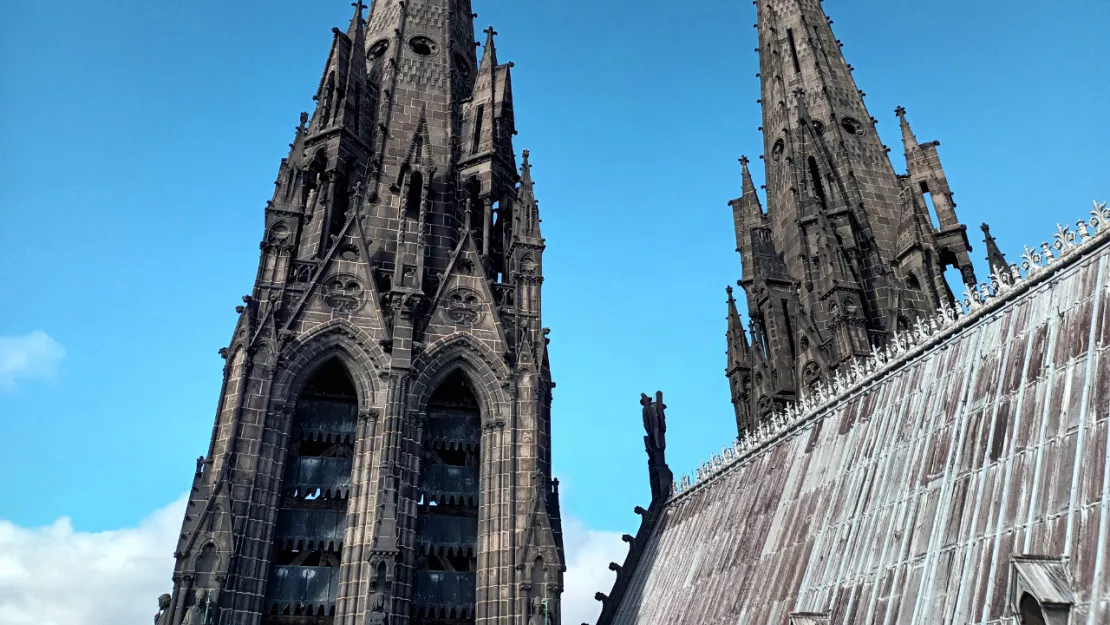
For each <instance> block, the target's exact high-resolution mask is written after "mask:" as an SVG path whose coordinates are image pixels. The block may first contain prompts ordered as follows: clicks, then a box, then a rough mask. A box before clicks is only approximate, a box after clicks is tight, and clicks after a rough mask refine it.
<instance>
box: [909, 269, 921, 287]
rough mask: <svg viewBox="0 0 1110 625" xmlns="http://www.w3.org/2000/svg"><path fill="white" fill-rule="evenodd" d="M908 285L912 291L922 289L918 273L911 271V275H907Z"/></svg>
mask: <svg viewBox="0 0 1110 625" xmlns="http://www.w3.org/2000/svg"><path fill="white" fill-rule="evenodd" d="M906 286H908V287H910V290H912V291H920V290H921V281H920V280H918V279H917V275H916V274H914V273H910V275H909V276H907V277H906Z"/></svg>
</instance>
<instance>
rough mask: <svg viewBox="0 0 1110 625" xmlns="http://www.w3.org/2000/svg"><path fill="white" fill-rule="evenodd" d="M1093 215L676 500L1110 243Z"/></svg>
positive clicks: (875, 358) (709, 466)
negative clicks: (1066, 263)
mask: <svg viewBox="0 0 1110 625" xmlns="http://www.w3.org/2000/svg"><path fill="white" fill-rule="evenodd" d="M1090 215H1091V216H1090V218H1088V219H1080V220H1079V221H1078V222H1076V224H1075V226H1074V227H1073V226H1064V225H1057V226H1056V232H1055V233H1054V234H1053V235H1052V239H1051V241H1050V242H1042V243H1041V244H1040V246H1037V247H1033V248H1030V247H1028V246H1026V248H1025V252H1024V253H1023V254H1022V255H1021V262H1020V263H1014V264H1011V265H1010V268H1009V271H1008V272H1002V273H1001V274H1000V273H997V272H996V273H992V274H991V275H990V281H989V282H983V283H980V285H979V288H978V289H974V290H972V289H970V288H968V287H965V288H964V292H963V295H962V296H961V297H960V298H959V299H958V301H957V305H956V306H955V307H954V308H953V307H948V306H945V307H942V308H940V309H939V310H937V314H936V315H935V316H934V317H932V318H931V319H927V320H926V319H922V318H920V317H919V318H918V319H917V321H916V322H915V324H914V326H913V327H912V328H910V329H909V330H907V331H904V332H900V333H899V332H894V333H892V336H891V339H890V341H889V342H888V343H887V345H886V346H885V347H882V348H872V350H871V354H870V355H869V356H867V357H864V358H860V359H858V360H856V361H854V362H853V363H852V365H851V367H850V368H849V369H848V370H847V371H843V372H837V374H836V376H835V377H834V378H833V379H832V380H829V381H828V382H824V383H820V384H818V385H817V386H816V388H814V389H813V390H812V391H810V392H809V394H807V395H804V396H803V397H802V399H801V400H799V401H798V402H796V403H794V404H791V405H789V406H787V407H786V409H784V410H780V411H777V412H775V413H774V414H772V415H771V416H770V417H768V418H767V419H766V420H764V421H763V422H762V423H760V425H759V427H758V428H757V429H756V430H755V431H750V430H746V431H744V432H743V433H742V434H741V435H740V436H738V437H737V438H736V439H735V440H734V441H733V442H732V445H731V446H726V447H722V448H721V452H720V453H718V454H712V455H711V456H710V458H709V460H707V461H706V462H703V463H702V464H701V466H699V467H698V468H697V469H695V470H694V472H693V474H692V475H691V474H686V473H684V474H683V475H682V477H681V478H680V479H679V480H678V481H676V482H674V483H673V484H672V486H671V488H672V494H671V500H672V501H673V500H675V498H678V497H681V496H684V495H687V494H689V493H691V492H693V491H694V490H696V489H697V488H698V487H699V486H701V485H703V484H707V483H709V482H710V481H712V480H713V479H714V478H715V477H717V476H718V475H720V474H722V473H723V472H724V471H726V470H727V469H728V468H729V467H731V466H732V465H734V464H737V463H739V462H741V461H742V460H744V459H745V458H747V457H749V456H751V455H752V454H754V453H756V452H757V451H759V450H761V449H763V448H765V447H766V446H767V445H768V444H769V443H771V442H772V441H774V440H776V439H778V438H780V437H782V436H783V435H785V434H786V433H788V432H790V431H792V430H795V429H796V428H798V427H799V426H800V425H802V424H804V423H806V422H807V421H809V420H811V419H813V418H815V417H817V416H818V415H819V414H821V413H822V412H823V411H824V410H825V409H826V408H828V407H830V406H832V405H833V404H835V403H837V402H839V401H841V400H842V399H844V398H845V397H847V396H848V395H850V394H852V393H854V392H856V391H858V390H859V389H861V388H862V387H863V386H865V385H866V384H869V383H871V382H872V381H874V380H875V379H877V378H880V377H882V376H883V375H885V374H887V373H888V372H890V371H891V370H892V369H894V368H896V367H899V366H901V365H902V364H903V363H905V362H906V361H907V360H909V359H911V358H913V357H915V356H917V355H918V354H920V353H922V352H924V351H925V350H926V349H928V348H930V347H932V346H933V345H936V344H937V343H938V342H940V341H941V340H942V339H946V338H948V337H950V336H952V335H953V334H955V333H957V332H959V331H960V330H961V329H962V328H964V327H966V326H967V325H969V324H971V323H972V322H974V320H976V319H979V318H981V317H982V316H984V315H986V314H988V313H990V312H991V311H994V310H997V309H998V307H999V306H1001V305H1002V303H1003V302H1006V301H1008V300H1010V299H1013V297H1015V296H1017V295H1018V294H1019V293H1023V292H1025V291H1026V290H1028V289H1029V288H1031V287H1032V286H1033V285H1035V284H1037V283H1039V282H1041V281H1042V278H1043V277H1045V276H1047V275H1049V274H1051V273H1054V272H1053V271H1051V270H1052V269H1054V268H1055V267H1058V266H1062V265H1063V264H1064V263H1061V261H1062V260H1063V259H1065V258H1071V257H1074V256H1076V255H1077V254H1082V253H1083V252H1085V251H1086V250H1089V249H1092V248H1094V247H1096V246H1097V245H1099V244H1100V243H1104V242H1106V241H1108V240H1110V208H1107V203H1106V202H1102V203H1099V202H1094V208H1093V209H1092V210H1091V212H1090Z"/></svg>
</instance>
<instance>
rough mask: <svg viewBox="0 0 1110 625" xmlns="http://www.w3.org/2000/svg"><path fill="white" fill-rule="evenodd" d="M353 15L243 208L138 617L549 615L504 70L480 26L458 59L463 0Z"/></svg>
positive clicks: (554, 607)
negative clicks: (187, 468)
mask: <svg viewBox="0 0 1110 625" xmlns="http://www.w3.org/2000/svg"><path fill="white" fill-rule="evenodd" d="M365 10H366V7H365V6H364V5H363V3H362V2H361V1H359V2H358V3H357V6H356V9H355V11H356V12H355V16H354V17H353V18H352V20H351V23H350V26H349V27H348V29H347V30H346V31H342V30H339V29H335V30H334V40H333V44H332V48H331V51H330V53H329V55H328V57H327V62H326V65H325V70H324V72H323V75H322V77H321V80H320V83H319V86H318V88H317V92H316V96H315V98H314V99H315V101H316V110H315V112H314V113H313V114H312V115H309V114H307V113H305V114H302V115H301V122H300V125H299V126H298V128H297V130H296V136H295V138H294V140H293V143H292V146H291V148H292V149H291V151H290V153H289V156H288V158H286V159H283V160H282V162H281V166H280V168H279V172H278V179H277V181H276V190H275V193H274V196H273V199H272V200H271V201H270V202H268V203H267V206H266V210H265V229H264V236H263V239H262V243H261V259H260V262H259V268H258V275H257V278H256V282H255V287H254V290H253V291H252V293H251V294H250V295H248V296H245V297H244V298H243V305H242V306H239V307H238V308H237V310H238V312H239V313H240V318H239V322H238V324H237V325H236V327H235V331H234V334H233V336H232V339H231V341H230V343H229V345H228V347H227V348H225V349H222V350H220V351H221V354H222V355H223V357H224V358H226V360H227V365H226V367H225V369H224V386H223V391H222V395H221V398H220V403H219V407H218V410H217V414H216V422H215V426H214V429H213V435H212V443H211V446H210V449H209V451H208V453H207V455H206V456H204V457H202V458H200V459H199V460H198V464H197V471H196V475H195V478H194V481H193V487H192V493H191V497H190V500H189V504H188V508H187V511H186V517H185V519H184V523H183V526H182V532H181V539H180V542H179V545H178V548H177V552H176V554H175V555H176V558H177V563H176V566H175V570H174V575H173V581H174V588H173V592H172V594H171V595H169V596H168V598H166V597H163V598H162V599H161V600H160V602H159V604H160V607H161V608H162V612H160V613H159V616H158V617H157V619H158V623H160V624H161V625H180V624H181V623H185V624H188V625H194V624H200V623H205V624H211V625H281V624H297V625H301V624H312V625H332V624H335V625H339V624H347V625H378V624H386V623H388V624H390V625H394V624H396V625H404V624H413V625H415V624H433V623H435V624H444V625H457V624H464V623H486V624H491V625H492V624H503V625H508V624H510V623H512V624H516V623H528V622H532V620H534V619H536V618H540V619H542V618H544V616H546V618H547V620H548V622H550V623H558V622H559V613H560V610H559V597H560V594H561V592H562V587H563V586H562V576H563V572H564V570H565V566H564V564H563V562H564V557H563V550H562V535H561V527H560V519H559V496H558V482H557V480H554V479H552V475H551V420H550V419H551V414H550V407H551V389H552V388H553V387H554V383H553V382H552V381H551V374H550V367H549V364H548V354H547V344H548V339H547V338H546V337H547V334H548V330H547V329H546V328H544V327H543V325H542V321H541V316H540V292H541V287H542V284H543V251H544V240H543V238H542V237H541V235H540V228H539V224H540V219H539V213H538V206H537V202H536V200H535V197H534V195H533V183H532V178H531V173H530V165H529V163H528V152H527V151H525V152H524V153H523V157H524V158H523V161H522V162H521V163H520V166H519V170H518V165H517V161H516V156H515V152H514V149H513V145H512V137H513V135H514V134H515V129H514V121H513V101H512V88H511V79H510V67H511V64H501V63H498V61H497V54H496V51H495V46H494V35H495V34H496V33H494V32H493V30H492V29H490V30H488V31H487V33H486V41H485V47H484V51H483V53H482V56H481V60H480V62H479V59H478V58H477V55H476V47H477V46H476V42H475V38H474V24H473V17H474V14H473V13H472V7H471V3H470V1H469V0H378V2H376V3H375V4H374V6H373V7H372V9H371V10H370V11H369V14H368V15H364V13H365ZM518 172H519V173H518ZM530 619H531V620H530Z"/></svg>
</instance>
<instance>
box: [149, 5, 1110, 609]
mask: <svg viewBox="0 0 1110 625" xmlns="http://www.w3.org/2000/svg"><path fill="white" fill-rule="evenodd" d="M755 5H756V9H755V12H756V14H757V31H758V45H759V47H758V53H759V57H760V74H759V78H760V83H761V97H760V102H761V104H762V109H763V126H762V132H763V136H764V146H763V156H761V157H760V158H761V159H762V160H763V161H764V162H763V166H764V167H765V170H766V185H765V190H766V191H765V194H764V197H765V200H764V201H761V200H760V194H759V192H758V191H757V190H756V186H755V184H754V182H753V180H752V176H751V171H750V165H751V162H750V161H749V160H748V159H747V158H742V159H741V165H742V169H741V171H742V185H741V186H742V194H741V197H740V198H739V199H736V200H733V201H731V202H729V205H730V206H731V210H732V215H733V219H734V223H735V229H736V246H737V251H738V252H739V254H740V259H741V268H742V271H741V275H740V279H739V282H738V285H739V286H740V287H741V288H742V289H743V296H744V297H746V299H747V310H748V314H749V323H748V324H747V326H746V327H745V324H744V323H743V321H742V319H741V316H740V313H739V308H738V306H737V301H736V295H735V294H734V291H733V289H732V288H731V287H729V288H728V289H727V294H728V299H727V305H728V308H727V332H726V340H727V366H726V370H725V373H726V377H727V380H728V385H729V388H730V390H731V398H732V403H733V405H734V409H735V418H736V427H737V430H736V432H737V437H736V438H735V440H734V441H732V442H731V443H730V444H729V445H726V446H725V447H723V448H722V449H721V451H720V453H719V454H717V453H714V454H712V455H711V457H710V458H709V459H708V460H707V461H706V462H705V463H703V464H702V465H701V466H700V467H699V468H698V469H697V471H696V472H695V474H694V475H692V476H691V475H681V476H676V475H675V474H674V473H673V472H672V471H671V469H670V466H669V465H668V462H667V459H666V431H667V420H666V417H667V414H666V411H667V406H666V405H665V404H664V401H663V393H661V392H657V393H655V394H654V396H648V395H646V394H645V395H642V396H641V398H640V409H641V412H642V415H643V423H644V433H645V436H644V438H643V441H644V448H645V451H646V452H647V455H648V470H649V471H648V472H649V483H650V490H651V501H650V502H646V503H648V504H649V505H648V507H647V508H644V507H636V509H635V513H636V514H637V515H638V517H639V528H638V530H636V532H635V534H626V535H625V536H624V537H623V538H624V541H625V542H626V543H627V544H628V554H627V557H626V558H625V560H624V561H623V562H621V563H617V562H614V563H611V564H610V567H609V568H610V570H612V571H614V572H615V573H616V576H615V582H614V585H613V587H612V588H611V589H608V590H607V592H598V593H597V594H596V596H595V598H596V600H597V601H598V602H599V603H600V606H599V607H600V617H599V619H598V621H597V625H688V624H689V625H725V624H727V625H734V624H760V625H762V624H774V625H779V624H784V625H786V624H789V625H819V624H836V625H855V624H868V625H870V624H882V625H902V624H905V625H918V624H925V623H977V624H981V625H1001V624H1003V623H1005V624H1011V623H1012V624H1015V625H1017V624H1022V625H1045V624H1047V625H1064V624H1068V623H1070V624H1083V625H1098V624H1100V623H1106V622H1110V558H1107V557H1106V554H1107V553H1110V547H1108V545H1110V470H1107V468H1106V467H1107V465H1108V464H1110V459H1108V458H1107V449H1108V448H1110V443H1108V436H1110V434H1108V431H1110V418H1108V415H1110V365H1108V361H1110V312H1108V309H1110V209H1107V207H1106V205H1105V204H1097V203H1096V204H1095V206H1094V209H1093V210H1091V211H1090V212H1089V214H1087V215H1082V214H1080V215H1077V217H1080V219H1079V220H1078V221H1076V222H1073V224H1074V225H1061V226H1060V228H1059V231H1058V232H1057V233H1055V234H1054V235H1053V236H1052V238H1050V239H1049V240H1048V241H1046V242H1043V243H1042V244H1040V245H1034V246H1033V247H1032V248H1030V247H1027V248H1026V251H1025V254H1024V255H1023V256H1022V258H1020V259H1015V260H1016V261H1017V262H1013V263H1011V262H1010V261H1008V260H1007V258H1006V257H1005V256H1003V255H1002V253H1001V252H1000V251H999V248H998V246H997V245H996V243H995V241H994V239H993V238H992V237H991V235H990V231H989V228H988V227H987V225H986V224H983V226H982V231H983V234H984V237H985V238H984V248H983V250H982V252H981V253H983V254H984V255H985V256H986V259H987V267H988V269H989V276H987V277H985V278H983V279H980V277H977V276H976V273H975V271H974V270H973V268H972V261H971V258H972V256H971V254H972V251H973V249H972V245H971V242H970V239H969V235H968V228H967V227H966V226H965V225H964V224H962V223H961V222H960V221H959V218H958V216H957V213H956V203H955V202H954V201H953V194H952V191H951V189H950V188H949V185H948V182H947V179H946V177H945V173H944V169H943V168H942V167H941V163H940V160H939V153H938V149H937V148H938V146H939V144H938V143H937V142H935V141H933V142H922V141H919V140H918V138H917V137H916V135H915V134H914V132H913V131H912V129H911V127H910V124H909V121H908V118H907V114H906V111H905V110H904V109H902V108H898V109H897V111H896V115H897V117H898V120H899V122H900V125H901V132H902V144H903V145H902V147H903V149H904V153H905V160H906V173H904V174H903V173H898V171H896V169H895V166H894V164H893V163H892V161H891V158H890V155H889V152H890V150H889V149H888V148H887V147H886V146H884V145H883V143H882V142H881V140H880V138H879V136H878V134H877V133H876V132H875V124H876V123H877V121H876V118H874V117H873V116H872V115H871V113H870V112H869V110H868V109H867V107H866V105H865V103H864V94H863V92H862V91H860V90H859V88H858V86H857V85H856V83H855V81H854V79H853V77H852V66H851V65H849V64H848V63H847V61H846V60H845V58H844V56H843V54H842V53H841V50H840V42H839V41H838V40H837V39H836V37H835V35H834V34H833V30H832V20H831V19H829V18H828V16H827V15H826V14H825V12H824V9H823V7H822V5H821V3H820V1H819V0H758V1H757V2H756V3H755ZM354 7H355V9H354V15H353V16H352V18H351V21H350V24H349V26H348V27H347V29H346V30H341V29H338V28H337V29H334V31H333V40H332V46H331V50H330V52H329V53H328V56H327V60H326V62H325V64H324V70H323V72H322V74H321V78H320V81H319V84H318V85H317V87H316V92H315V93H316V94H315V97H314V101H315V110H314V111H313V112H312V113H311V114H310V113H302V114H301V116H300V124H299V125H298V127H297V129H296V134H295V136H294V138H293V142H292V143H291V146H290V147H291V149H290V152H289V154H288V156H287V157H286V158H284V159H283V160H282V161H281V163H280V165H279V168H278V175H277V181H276V183H275V190H274V195H273V198H272V199H271V200H270V201H269V202H268V203H267V205H266V209H265V214H264V229H263V236H262V240H261V243H260V248H261V254H260V260H259V265H258V273H257V276H256V278H255V282H254V287H253V290H252V291H251V293H250V294H248V295H245V296H244V297H243V302H242V305H241V306H239V307H237V312H238V313H239V319H238V322H237V324H236V326H235V328H234V332H233V334H232V335H231V338H230V341H229V342H228V344H227V346H226V347H225V348H223V349H221V350H220V354H221V356H222V357H223V358H224V359H225V360H226V365H225V367H224V372H223V373H224V378H223V387H222V391H221V395H220V398H219V405H218V408H217V411H216V416H215V423H214V426H213V430H212V438H211V444H210V446H209V449H208V451H207V453H206V454H205V455H204V456H202V457H200V458H199V459H198V461H197V466H196V472H195V475H194V476H193V482H192V488H191V491H190V498H189V502H188V506H187V509H186V513H185V518H184V520H183V524H182V529H181V533H180V538H179V542H178V546H177V549H176V552H175V554H174V555H175V558H176V563H175V566H174V570H173V575H172V582H173V586H172V592H170V593H167V594H165V595H163V596H161V597H160V598H159V612H158V614H157V615H156V616H155V621H156V624H157V625H387V624H388V625H465V624H483V625H541V624H542V625H558V624H559V623H563V625H576V624H574V623H566V622H565V620H566V619H563V618H562V604H561V597H562V593H563V588H564V574H565V572H566V566H565V561H566V558H565V555H564V550H563V536H562V525H561V520H560V508H559V483H558V480H555V479H553V476H552V466H551V449H552V447H551V445H552V442H551V393H552V388H553V387H554V384H553V382H552V381H551V370H550V363H549V359H548V351H547V347H548V338H547V335H548V332H549V331H548V329H547V328H545V327H544V325H543V321H542V316H541V292H542V286H543V281H544V279H543V253H544V250H545V243H544V239H543V237H542V235H541V232H540V223H541V220H540V214H539V207H538V203H537V200H536V196H535V189H534V183H533V178H532V166H531V163H530V161H529V153H528V151H526V150H525V151H522V152H521V153H520V157H521V158H520V160H519V161H518V160H517V153H516V150H515V148H514V146H513V137H514V135H515V134H516V129H515V123H514V112H513V96H512V80H511V70H512V64H511V63H501V62H499V61H498V56H497V50H496V45H495V39H496V35H497V33H496V32H495V31H494V30H493V29H492V28H490V29H488V30H486V31H485V32H484V34H485V37H484V42H479V41H478V40H476V37H475V23H474V18H475V17H476V14H474V13H473V8H472V6H471V0H376V1H375V2H374V3H373V5H372V6H369V7H368V6H366V5H365V4H364V3H363V1H362V0H357V1H356V2H355V4H354ZM946 272H949V273H950V274H951V275H958V276H959V282H961V283H962V284H960V285H959V286H958V287H956V288H955V289H954V288H953V286H952V285H950V283H949V281H948V280H947V279H946ZM723 384H724V381H722V385H723ZM675 410H677V411H679V412H681V407H679V406H676V407H674V409H672V412H674V411H675Z"/></svg>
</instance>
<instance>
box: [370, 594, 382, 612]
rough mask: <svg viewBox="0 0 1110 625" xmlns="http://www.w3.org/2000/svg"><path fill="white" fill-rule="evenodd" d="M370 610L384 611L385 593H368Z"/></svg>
mask: <svg viewBox="0 0 1110 625" xmlns="http://www.w3.org/2000/svg"><path fill="white" fill-rule="evenodd" d="M370 611H371V612H385V594H384V593H380V592H375V593H374V594H373V595H370Z"/></svg>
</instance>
